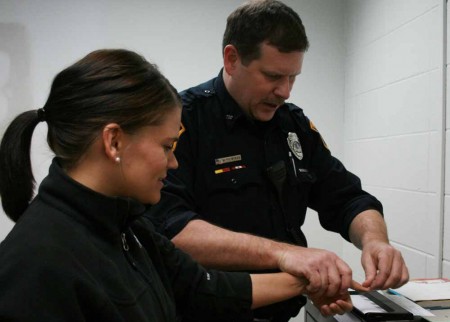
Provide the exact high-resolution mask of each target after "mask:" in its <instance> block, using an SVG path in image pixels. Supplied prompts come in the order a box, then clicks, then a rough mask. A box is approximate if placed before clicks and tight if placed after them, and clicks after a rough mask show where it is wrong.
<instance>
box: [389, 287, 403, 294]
mask: <svg viewBox="0 0 450 322" xmlns="http://www.w3.org/2000/svg"><path fill="white" fill-rule="evenodd" d="M387 291H388V293H390V294H393V295H401V294H400V293H399V292H396V291H394V290H393V289H391V288H390V289H388V290H387Z"/></svg>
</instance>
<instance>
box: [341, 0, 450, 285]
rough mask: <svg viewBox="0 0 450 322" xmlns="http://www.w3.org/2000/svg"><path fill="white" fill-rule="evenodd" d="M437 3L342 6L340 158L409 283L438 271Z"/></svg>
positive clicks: (404, 0) (400, 0)
mask: <svg viewBox="0 0 450 322" xmlns="http://www.w3.org/2000/svg"><path fill="white" fill-rule="evenodd" d="M444 2H445V1H441V0H396V1H389V0H380V1H359V0H349V1H347V2H346V4H347V8H346V16H347V19H346V21H347V22H348V23H347V26H346V36H347V53H346V59H345V61H346V69H345V79H346V85H345V87H346V88H345V121H344V122H345V128H346V133H345V143H344V144H345V161H346V165H347V166H349V167H351V168H352V169H355V171H356V172H357V173H358V174H359V175H360V176H361V178H362V181H363V183H364V187H365V189H366V190H368V191H369V192H372V193H374V194H375V195H376V196H378V197H379V198H380V199H381V200H382V201H383V204H384V209H385V217H386V221H387V223H388V226H389V233H390V239H391V241H392V242H393V243H394V244H395V245H396V246H398V248H400V249H401V250H402V252H403V255H404V257H405V259H406V261H407V264H408V265H409V268H410V274H411V277H436V276H439V274H440V268H441V241H442V226H441V221H442V206H441V205H442V195H443V193H442V192H443V191H442V189H443V187H442V178H443V148H442V144H443V142H444V140H443V116H444V98H443V96H444V92H443V84H444V80H445V79H444V73H443V66H444V65H443V62H444V57H443V52H444V41H443V35H444ZM447 228H448V227H447ZM344 253H345V259H346V260H347V261H349V262H351V263H352V262H353V263H356V262H359V253H358V252H356V251H354V249H353V248H349V247H348V246H347V245H345V247H344ZM447 258H450V256H447ZM354 266H355V265H354ZM358 275H359V276H360V278H361V279H362V278H363V274H362V271H361V270H358V271H357V276H358Z"/></svg>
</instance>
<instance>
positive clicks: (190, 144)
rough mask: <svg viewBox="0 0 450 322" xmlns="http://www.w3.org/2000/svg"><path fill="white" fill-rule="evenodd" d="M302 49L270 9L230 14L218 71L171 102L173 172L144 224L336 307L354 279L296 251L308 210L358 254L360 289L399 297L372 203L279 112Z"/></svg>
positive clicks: (329, 262) (331, 257)
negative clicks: (297, 281) (302, 280)
mask: <svg viewBox="0 0 450 322" xmlns="http://www.w3.org/2000/svg"><path fill="white" fill-rule="evenodd" d="M308 46H309V44H308V39H307V36H306V33H305V29H304V26H303V24H302V21H301V19H300V17H299V16H298V15H297V13H295V12H294V11H293V10H292V9H291V8H289V7H288V6H286V5H285V4H283V3H281V2H279V1H273V0H263V1H253V2H248V3H245V4H243V5H242V6H240V7H239V8H237V9H236V10H235V11H234V12H233V13H231V15H230V16H229V17H228V20H227V26H226V30H225V34H224V38H223V61H224V66H223V69H222V70H221V71H220V73H219V75H218V76H217V77H216V78H213V79H212V80H210V81H208V82H205V83H203V84H201V85H198V86H196V87H193V88H190V89H188V90H186V91H184V92H182V93H181V96H182V99H183V116H182V123H183V126H182V128H181V130H180V133H179V135H180V137H179V141H178V143H177V145H176V147H175V154H176V157H177V159H178V162H179V168H178V169H177V170H174V171H170V172H169V173H168V177H167V186H166V187H165V189H164V191H163V195H162V200H161V202H160V203H159V204H158V205H157V206H156V207H154V208H153V209H152V212H151V213H150V217H151V218H152V220H154V221H156V222H158V224H159V227H160V230H161V231H162V232H163V233H164V234H166V235H167V236H168V237H170V238H171V239H172V241H173V242H174V243H175V244H176V245H177V246H178V247H180V248H182V249H184V250H185V251H187V252H189V253H190V254H191V255H192V256H193V257H194V258H195V259H197V260H198V261H200V262H201V263H202V264H204V265H207V266H211V267H216V268H222V269H228V270H247V271H255V270H274V269H279V270H283V271H287V272H290V273H292V274H296V275H300V276H304V277H306V278H307V279H308V280H309V282H310V284H309V286H308V291H309V292H311V293H315V294H316V295H317V294H327V295H328V296H331V295H336V296H339V294H341V293H342V294H343V293H344V292H345V291H346V290H347V288H349V287H350V285H351V280H352V272H351V269H350V268H349V266H348V265H347V264H346V263H345V262H344V261H343V260H341V259H340V258H339V257H338V256H336V255H335V254H333V253H331V252H329V251H326V250H320V249H310V248H306V246H307V242H306V239H305V237H304V235H303V233H302V231H301V229H300V227H301V226H302V224H303V222H304V219H305V213H306V209H307V207H310V208H312V209H314V210H316V211H317V212H318V214H319V218H320V222H321V224H322V226H323V227H324V228H325V229H327V230H330V231H334V232H337V233H340V234H341V235H342V237H343V238H345V239H346V240H348V241H350V242H352V243H353V244H355V245H356V246H357V247H358V248H360V249H362V265H363V268H364V270H365V273H366V279H365V281H364V282H363V285H364V286H366V287H368V288H370V289H386V288H388V287H394V288H395V287H399V286H401V285H403V284H404V283H405V282H406V281H407V280H408V270H407V268H406V266H405V263H404V260H403V258H402V256H401V254H400V252H399V251H398V250H396V249H395V248H393V247H392V246H391V245H390V244H389V241H388V236H387V231H386V225H385V222H384V219H383V216H382V205H381V203H380V202H379V201H378V200H377V199H376V198H375V197H373V196H372V195H370V194H368V193H367V192H365V191H363V190H362V189H361V183H360V180H359V178H358V177H357V176H355V175H354V174H352V173H351V172H349V171H347V170H346V169H345V167H344V166H343V164H342V163H341V162H340V161H339V160H337V159H336V158H334V157H333V156H332V155H331V153H330V151H329V149H328V148H327V146H326V144H325V143H324V141H323V140H322V137H321V135H320V134H319V132H318V131H317V129H316V128H315V127H314V125H313V123H312V122H311V121H310V120H309V119H308V118H307V117H306V116H305V115H304V113H303V111H302V109H300V108H299V107H297V106H295V105H293V104H290V103H286V100H287V99H288V98H289V95H290V92H291V89H292V86H293V84H294V81H295V79H296V77H297V76H298V75H299V74H300V73H301V69H302V63H303V56H304V53H305V51H306V50H307V49H308ZM302 304H303V301H302V300H301V299H296V300H292V301H290V302H286V303H284V304H283V305H278V306H273V307H270V308H268V309H265V310H264V311H255V319H265V320H267V321H287V320H289V319H290V317H291V316H295V315H296V314H298V311H299V309H300V307H301V305H302Z"/></svg>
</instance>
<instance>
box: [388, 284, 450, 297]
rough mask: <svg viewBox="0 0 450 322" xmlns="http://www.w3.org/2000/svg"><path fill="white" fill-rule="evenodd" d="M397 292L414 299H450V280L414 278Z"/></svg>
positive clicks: (396, 290)
mask: <svg viewBox="0 0 450 322" xmlns="http://www.w3.org/2000/svg"><path fill="white" fill-rule="evenodd" d="M395 292H397V293H399V294H401V295H403V296H406V297H407V298H409V299H410V300H412V301H429V300H448V299H450V280H447V279H423V280H413V281H409V282H408V283H406V284H405V285H403V286H402V287H400V288H398V289H395Z"/></svg>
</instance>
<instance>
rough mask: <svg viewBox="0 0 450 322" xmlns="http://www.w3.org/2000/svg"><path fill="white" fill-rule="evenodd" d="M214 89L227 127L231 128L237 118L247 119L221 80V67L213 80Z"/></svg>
mask: <svg viewBox="0 0 450 322" xmlns="http://www.w3.org/2000/svg"><path fill="white" fill-rule="evenodd" d="M214 90H215V91H216V93H217V97H218V98H219V100H220V105H221V112H222V117H223V118H224V120H225V123H226V125H227V128H228V129H232V128H233V127H234V125H235V124H236V122H237V121H238V120H239V119H247V120H248V117H247V115H245V113H244V112H243V111H242V108H241V107H240V106H239V105H238V103H236V101H235V100H234V98H233V97H231V95H230V93H229V92H228V90H227V88H226V87H225V83H224V81H223V68H222V69H221V70H220V72H219V75H218V76H217V77H216V80H215V82H214Z"/></svg>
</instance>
